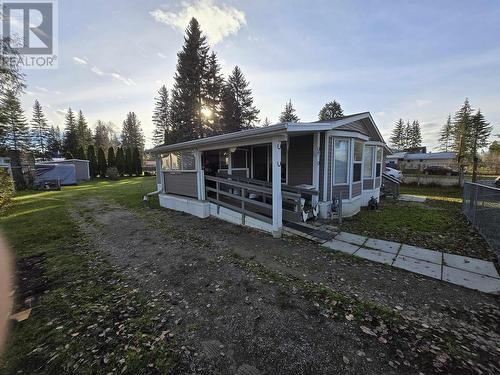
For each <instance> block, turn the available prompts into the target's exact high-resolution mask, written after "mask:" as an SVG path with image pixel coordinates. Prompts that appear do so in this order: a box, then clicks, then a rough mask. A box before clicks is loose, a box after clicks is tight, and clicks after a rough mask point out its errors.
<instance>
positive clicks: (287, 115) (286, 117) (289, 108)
mask: <svg viewBox="0 0 500 375" xmlns="http://www.w3.org/2000/svg"><path fill="white" fill-rule="evenodd" d="M299 120H300V119H299V117H298V116H297V115H296V113H295V108H293V105H292V99H290V100H289V101H288V103H286V104H285V109H283V112H281V115H280V122H299Z"/></svg>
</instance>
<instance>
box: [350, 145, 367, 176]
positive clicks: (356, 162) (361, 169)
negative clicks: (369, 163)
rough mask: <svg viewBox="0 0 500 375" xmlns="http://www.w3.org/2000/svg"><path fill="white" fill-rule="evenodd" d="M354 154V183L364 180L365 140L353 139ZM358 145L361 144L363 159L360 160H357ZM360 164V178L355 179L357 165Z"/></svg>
mask: <svg viewBox="0 0 500 375" xmlns="http://www.w3.org/2000/svg"><path fill="white" fill-rule="evenodd" d="M353 144H354V146H353V153H352V154H353V155H352V182H353V183H358V182H361V181H362V180H363V161H364V158H363V157H364V149H365V145H364V143H363V142H361V141H357V140H354V141H353ZM356 145H359V146H361V159H360V160H356ZM357 165H358V166H359V180H355V179H354V178H355V175H356V174H355V172H354V170H355V167H356V166H357Z"/></svg>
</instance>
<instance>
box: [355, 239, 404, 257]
mask: <svg viewBox="0 0 500 375" xmlns="http://www.w3.org/2000/svg"><path fill="white" fill-rule="evenodd" d="M364 246H366V247H370V248H372V249H377V250H382V251H385V252H386V253H392V254H396V253H397V252H398V250H399V248H400V247H401V244H400V243H398V242H391V241H384V240H376V239H374V238H369V239H368V240H367V241H366V242H365V244H364Z"/></svg>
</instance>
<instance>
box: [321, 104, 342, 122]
mask: <svg viewBox="0 0 500 375" xmlns="http://www.w3.org/2000/svg"><path fill="white" fill-rule="evenodd" d="M340 117H344V111H343V110H342V107H341V106H340V104H339V103H338V102H337V101H336V100H334V101H333V102H328V103H326V104H325V105H324V106H323V108H321V111H319V115H318V119H319V120H320V121H328V120H333V119H336V118H340Z"/></svg>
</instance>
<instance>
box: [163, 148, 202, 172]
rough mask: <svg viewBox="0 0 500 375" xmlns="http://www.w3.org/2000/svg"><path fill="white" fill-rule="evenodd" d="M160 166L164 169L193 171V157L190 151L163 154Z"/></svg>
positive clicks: (194, 168)
mask: <svg viewBox="0 0 500 375" xmlns="http://www.w3.org/2000/svg"><path fill="white" fill-rule="evenodd" d="M161 167H162V169H163V170H164V171H195V170H196V166H195V158H194V154H193V152H191V151H184V152H172V153H169V154H163V155H162V157H161Z"/></svg>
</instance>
